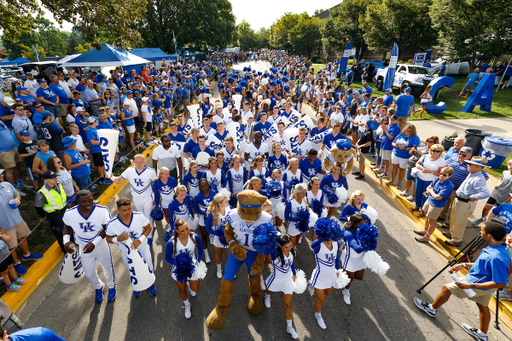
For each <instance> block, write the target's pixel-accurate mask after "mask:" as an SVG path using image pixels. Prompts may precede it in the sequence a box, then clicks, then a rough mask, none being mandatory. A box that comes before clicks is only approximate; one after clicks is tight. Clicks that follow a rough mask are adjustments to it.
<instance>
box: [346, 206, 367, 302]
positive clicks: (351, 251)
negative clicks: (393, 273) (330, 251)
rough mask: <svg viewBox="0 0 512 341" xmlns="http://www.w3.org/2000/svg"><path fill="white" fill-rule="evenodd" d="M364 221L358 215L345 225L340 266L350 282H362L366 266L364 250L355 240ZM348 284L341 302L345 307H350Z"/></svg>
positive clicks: (353, 216) (351, 217)
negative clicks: (355, 280)
mask: <svg viewBox="0 0 512 341" xmlns="http://www.w3.org/2000/svg"><path fill="white" fill-rule="evenodd" d="M365 223H366V220H365V219H364V217H363V216H362V215H361V214H359V213H356V214H353V215H351V216H350V220H349V221H348V222H347V224H346V225H345V234H344V236H343V239H344V241H345V248H344V249H343V251H342V252H341V266H342V267H343V269H345V271H346V272H347V275H348V277H349V278H350V282H351V283H352V281H353V280H354V279H357V280H358V281H362V280H363V276H364V270H365V269H366V266H365V265H364V262H363V254H364V249H363V247H362V246H361V243H360V242H359V240H358V239H357V230H358V229H359V226H360V225H361V224H365ZM349 289H350V283H349V284H348V285H347V286H346V287H345V289H343V300H344V301H345V303H346V304H347V305H350V303H351V302H350V291H349Z"/></svg>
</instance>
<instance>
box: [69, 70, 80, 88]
mask: <svg viewBox="0 0 512 341" xmlns="http://www.w3.org/2000/svg"><path fill="white" fill-rule="evenodd" d="M78 84H80V82H79V81H78V79H76V72H75V71H71V72H70V73H69V79H68V88H69V89H71V90H75V88H76V87H77V85H78Z"/></svg>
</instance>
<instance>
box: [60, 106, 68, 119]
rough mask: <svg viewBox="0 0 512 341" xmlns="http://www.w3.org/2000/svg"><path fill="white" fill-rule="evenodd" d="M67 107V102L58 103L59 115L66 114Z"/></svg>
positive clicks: (63, 115)
mask: <svg viewBox="0 0 512 341" xmlns="http://www.w3.org/2000/svg"><path fill="white" fill-rule="evenodd" d="M68 108H69V104H59V111H60V116H61V117H66V116H68Z"/></svg>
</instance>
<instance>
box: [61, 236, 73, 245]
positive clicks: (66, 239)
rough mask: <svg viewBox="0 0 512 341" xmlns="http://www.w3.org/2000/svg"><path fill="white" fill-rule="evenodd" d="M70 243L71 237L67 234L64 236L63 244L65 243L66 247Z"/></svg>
mask: <svg viewBox="0 0 512 341" xmlns="http://www.w3.org/2000/svg"><path fill="white" fill-rule="evenodd" d="M70 241H71V236H70V235H69V234H65V235H64V236H62V242H63V243H64V245H66V244H67V243H69V242H70Z"/></svg>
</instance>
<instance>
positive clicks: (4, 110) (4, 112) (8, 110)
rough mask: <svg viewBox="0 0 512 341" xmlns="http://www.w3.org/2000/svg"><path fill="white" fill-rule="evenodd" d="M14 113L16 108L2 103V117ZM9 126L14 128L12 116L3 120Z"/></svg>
mask: <svg viewBox="0 0 512 341" xmlns="http://www.w3.org/2000/svg"><path fill="white" fill-rule="evenodd" d="M10 115H14V110H13V109H12V108H8V107H6V106H4V105H3V104H0V117H5V116H10ZM2 122H4V124H5V125H6V126H7V128H12V118H11V119H10V120H7V121H2Z"/></svg>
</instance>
